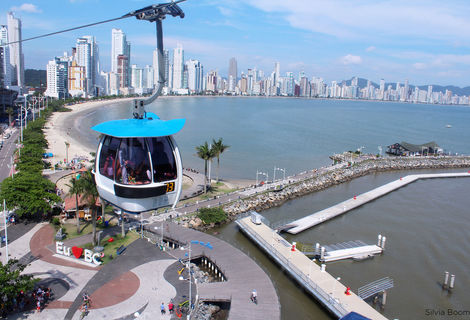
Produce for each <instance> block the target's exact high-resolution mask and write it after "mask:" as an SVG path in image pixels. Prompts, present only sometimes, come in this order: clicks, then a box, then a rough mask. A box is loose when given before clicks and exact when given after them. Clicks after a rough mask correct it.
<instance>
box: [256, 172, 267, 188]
mask: <svg viewBox="0 0 470 320" xmlns="http://www.w3.org/2000/svg"><path fill="white" fill-rule="evenodd" d="M259 174H260V175H263V176H265V177H266V181H268V174H267V173H265V172H261V171H258V170H256V186H258V175H259Z"/></svg>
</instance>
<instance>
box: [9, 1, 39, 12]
mask: <svg viewBox="0 0 470 320" xmlns="http://www.w3.org/2000/svg"><path fill="white" fill-rule="evenodd" d="M11 10H12V11H23V12H32V13H39V12H42V11H41V10H40V9H38V7H37V6H36V5H34V4H32V3H23V4H22V5H21V6H19V7H12V8H11Z"/></svg>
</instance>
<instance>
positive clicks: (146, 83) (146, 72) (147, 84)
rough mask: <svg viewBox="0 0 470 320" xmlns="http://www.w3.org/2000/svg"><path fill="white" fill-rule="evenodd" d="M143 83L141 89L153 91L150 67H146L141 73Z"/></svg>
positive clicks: (152, 77) (152, 72) (152, 75)
mask: <svg viewBox="0 0 470 320" xmlns="http://www.w3.org/2000/svg"><path fill="white" fill-rule="evenodd" d="M143 78H144V83H143V87H144V88H145V89H153V87H154V71H153V68H152V66H149V65H146V66H145V68H144V73H143Z"/></svg>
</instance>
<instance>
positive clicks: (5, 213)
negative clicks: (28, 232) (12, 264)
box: [3, 199, 8, 264]
mask: <svg viewBox="0 0 470 320" xmlns="http://www.w3.org/2000/svg"><path fill="white" fill-rule="evenodd" d="M3 222H4V223H5V264H7V263H8V230H7V229H8V227H7V207H6V203H5V199H3Z"/></svg>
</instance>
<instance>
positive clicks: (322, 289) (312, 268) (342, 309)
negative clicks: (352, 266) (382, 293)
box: [236, 217, 387, 320]
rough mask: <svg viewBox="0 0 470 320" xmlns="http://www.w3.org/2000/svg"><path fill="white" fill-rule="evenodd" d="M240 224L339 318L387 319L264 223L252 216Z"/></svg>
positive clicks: (245, 231)
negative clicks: (252, 219) (252, 218)
mask: <svg viewBox="0 0 470 320" xmlns="http://www.w3.org/2000/svg"><path fill="white" fill-rule="evenodd" d="M236 223H237V224H238V226H239V227H240V229H241V230H242V231H243V232H244V233H245V234H246V235H247V236H248V237H249V238H250V239H251V240H253V241H254V242H255V243H256V244H257V245H258V246H259V247H260V248H261V249H262V250H264V251H265V252H266V253H267V254H268V255H269V256H270V257H271V258H272V259H273V260H274V261H275V262H276V263H278V264H279V265H280V266H281V267H282V268H283V269H285V270H286V272H288V273H289V274H290V275H291V276H292V277H293V278H294V279H295V280H296V281H297V282H298V283H299V284H300V285H302V286H303V287H304V289H305V290H306V291H308V292H309V293H310V294H311V295H312V296H313V297H315V299H317V300H318V301H319V302H320V303H321V304H322V305H323V306H325V308H327V309H328V310H329V311H330V312H331V313H332V314H333V315H335V316H336V317H337V318H341V317H343V316H345V315H346V314H348V313H350V312H352V311H354V312H357V313H359V314H361V315H363V316H365V317H367V318H370V319H374V320H384V319H387V318H385V317H384V316H383V315H382V314H380V313H379V312H378V311H376V310H375V309H374V308H372V307H371V306H370V305H369V304H367V303H366V302H365V301H364V300H362V299H361V298H359V297H358V296H357V295H356V294H354V293H353V292H350V294H349V295H348V294H346V293H345V292H346V286H344V285H343V284H342V283H341V282H339V281H338V280H336V279H335V278H334V277H333V276H331V275H330V274H328V273H327V272H326V271H322V268H320V267H319V266H318V265H317V264H316V263H314V262H313V261H312V260H310V259H309V258H308V257H307V256H306V255H304V254H303V253H302V252H300V251H298V250H296V249H295V251H293V247H292V244H290V243H289V242H287V241H286V240H285V239H284V238H282V237H281V236H280V235H279V234H278V233H277V232H275V230H273V229H271V228H269V227H268V226H266V225H265V224H264V223H259V224H255V223H253V222H252V221H251V217H245V218H242V219H239V220H237V221H236Z"/></svg>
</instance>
